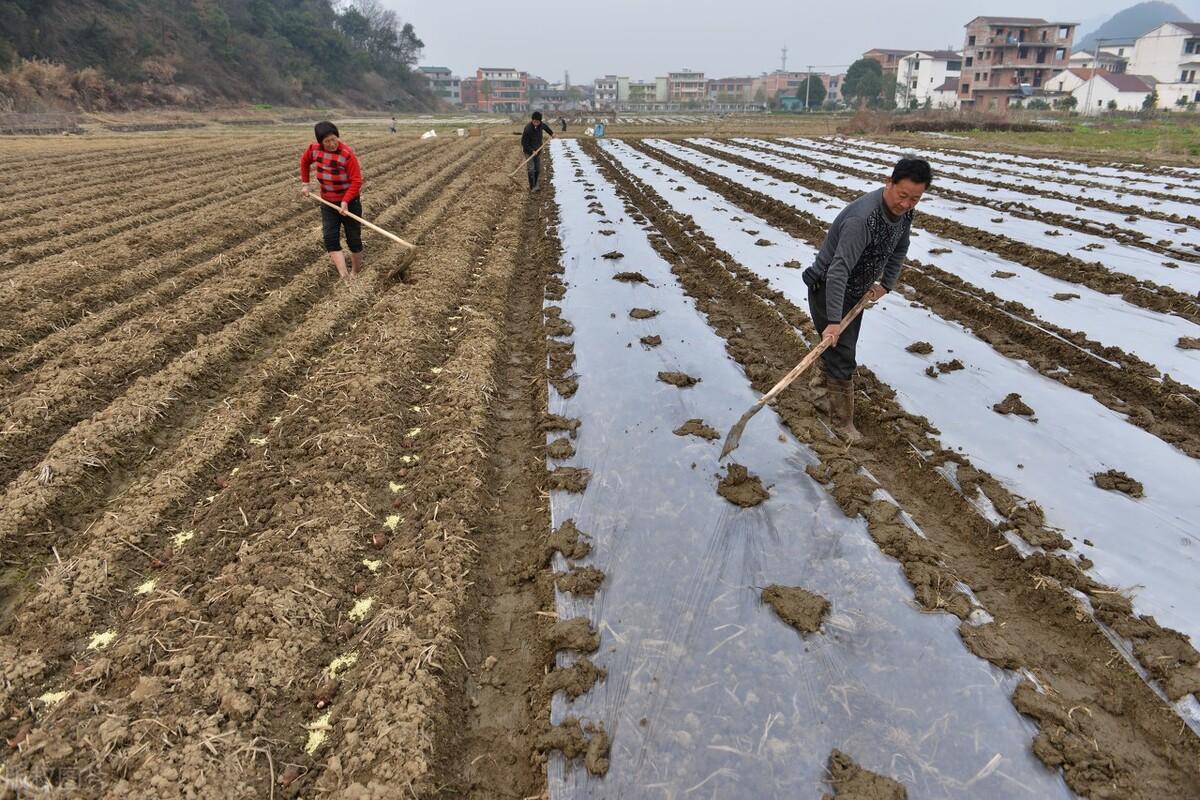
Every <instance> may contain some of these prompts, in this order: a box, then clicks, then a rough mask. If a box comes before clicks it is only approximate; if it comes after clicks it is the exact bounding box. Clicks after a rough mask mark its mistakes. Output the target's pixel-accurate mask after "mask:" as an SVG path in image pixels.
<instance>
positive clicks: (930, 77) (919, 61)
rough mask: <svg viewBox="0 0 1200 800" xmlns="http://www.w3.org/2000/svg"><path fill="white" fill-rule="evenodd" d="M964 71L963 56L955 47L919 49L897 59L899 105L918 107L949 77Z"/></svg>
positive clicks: (930, 98) (897, 102) (931, 100)
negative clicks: (951, 48)
mask: <svg viewBox="0 0 1200 800" xmlns="http://www.w3.org/2000/svg"><path fill="white" fill-rule="evenodd" d="M961 73H962V55H961V54H960V53H956V52H954V51H953V50H916V51H914V52H912V53H909V54H908V55H906V56H903V57H901V58H900V60H899V61H898V62H896V105H898V106H900V108H909V107H911V106H912V105H913V104H914V101H915V104H916V106H917V107H918V108H920V107H921V106H924V105H925V101H926V100H928V101H929V102H930V104H931V105H932V104H933V94H934V92H936V91H937V90H938V89H939V87H941V86H942V84H944V83H945V82H946V79H947V78H957V77H958V76H959V75H960V74H961Z"/></svg>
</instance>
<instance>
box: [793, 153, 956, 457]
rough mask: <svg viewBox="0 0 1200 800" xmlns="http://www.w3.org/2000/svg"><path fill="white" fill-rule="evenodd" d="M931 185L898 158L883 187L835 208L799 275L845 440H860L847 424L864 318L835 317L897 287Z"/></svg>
mask: <svg viewBox="0 0 1200 800" xmlns="http://www.w3.org/2000/svg"><path fill="white" fill-rule="evenodd" d="M932 182H933V170H932V169H931V168H930V166H929V162H928V161H924V160H922V159H919V158H902V159H900V161H899V162H898V163H897V164H896V166H895V168H894V169H893V170H892V176H891V178H889V179H888V180H887V181H885V183H884V185H883V187H882V188H879V189H876V190H875V191H873V192H870V193H869V194H865V195H863V196H862V197H860V198H858V199H857V200H855V201H853V202H852V203H850V204H849V205H848V206H846V207H845V208H844V209H842V212H841V213H840V214H838V215H837V218H836V219H834V221H833V224H832V225H830V226H829V233H828V234H826V236H825V242H824V244H822V245H821V250H820V252H818V253H817V258H816V261H815V262H814V263H813V265H812V266H811V267H809V268H808V269H806V270H804V273H803V278H804V283H805V285H806V286H808V310H809V313H810V314H811V315H812V320H813V324H814V325H815V326H816V328H817V330H818V331H820V333H821V338H822V339H825V340H828V341H829V342H831V346H830V347H829V348H828V349H827V350H826V351H825V352H824V353H822V354H821V359H822V366H823V368H824V369H823V370H822V375H823V379H824V384H825V389H826V390H827V391H826V393H825V395H824V398H825V403H826V404H827V410H828V412H829V419H830V423H831V424H832V426H833V429H834V430H835V431H836V432H837V434H838V435H839V436H841V437H842V438H843V439H845V440H846V441H848V442H856V441H858V440H860V439H862V435H861V434H860V433H859V432H858V429H857V428H855V427H854V370H855V368H856V367H857V366H858V362H857V361H856V360H855V356H856V350H857V345H858V332H859V329H860V328H861V327H862V318H863V315H862V314H859V315H858V316H857V317H855V318H854V320H853V321H852V322H850V323H849V324H848V325H844V326H843V325H842V317H843V315H845V314H846V313H847V312H849V311H850V309H851V308H853V307H854V306H855V304H857V303H858V301H859V300H861V299H862V297H863V295H868V294H869V295H870V296H871V299H872V300H878V299H879V298H881V297H883V296H884V295H885V294H887V293H888V292H890V291H891V290H892V289H894V288H896V281H897V279H899V277H900V269H901V267H902V266H903V265H904V257H905V256H906V255H907V254H908V234H909V230H910V229H911V227H912V220H913V209H914V208H915V207H916V205H917V203H918V201H920V199H921V195H922V194H923V193H924V191H925V190H926V189H928V188H929V185H930V184H931V183H932ZM820 380H821V376H820V375H819V376H818V381H820Z"/></svg>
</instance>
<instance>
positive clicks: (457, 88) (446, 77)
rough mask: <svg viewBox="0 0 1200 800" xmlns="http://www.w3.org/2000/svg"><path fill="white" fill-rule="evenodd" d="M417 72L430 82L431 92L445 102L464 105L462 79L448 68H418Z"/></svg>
mask: <svg viewBox="0 0 1200 800" xmlns="http://www.w3.org/2000/svg"><path fill="white" fill-rule="evenodd" d="M417 71H418V72H420V73H421V74H422V75H424V76H425V79H426V80H427V81H429V90H430V91H432V92H433V93H434V94H435V95H437V96H438V97H439V98H441V99H442V101H443V102H446V103H449V104H450V105H452V106H461V105H462V78H460V77H458V76H457V75H455V74H453V73H451V72H450V69H449V68H448V67H417Z"/></svg>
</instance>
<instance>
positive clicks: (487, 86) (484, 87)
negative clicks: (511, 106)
mask: <svg viewBox="0 0 1200 800" xmlns="http://www.w3.org/2000/svg"><path fill="white" fill-rule="evenodd" d="M479 96H480V97H482V98H483V103H484V105H490V104H489V103H488V100H489V99H490V98H491V96H492V82H491V81H489V80H487V79H486V78H485V79H483V80H482V81H480V82H479Z"/></svg>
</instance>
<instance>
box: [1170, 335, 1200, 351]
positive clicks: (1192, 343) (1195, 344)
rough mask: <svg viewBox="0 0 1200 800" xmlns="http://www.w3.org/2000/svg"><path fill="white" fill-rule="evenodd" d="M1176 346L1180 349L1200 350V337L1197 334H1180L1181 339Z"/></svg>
mask: <svg viewBox="0 0 1200 800" xmlns="http://www.w3.org/2000/svg"><path fill="white" fill-rule="evenodd" d="M1175 346H1176V347H1178V348H1179V349H1180V350H1200V337H1197V336H1180V337H1179V341H1178V342H1176V343H1175Z"/></svg>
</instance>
